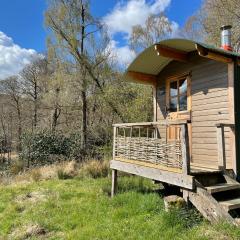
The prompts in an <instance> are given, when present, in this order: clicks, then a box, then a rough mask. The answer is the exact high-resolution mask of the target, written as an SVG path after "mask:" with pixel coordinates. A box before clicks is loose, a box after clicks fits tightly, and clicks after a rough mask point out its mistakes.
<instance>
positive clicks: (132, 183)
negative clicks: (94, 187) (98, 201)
mask: <svg viewBox="0 0 240 240" xmlns="http://www.w3.org/2000/svg"><path fill="white" fill-rule="evenodd" d="M102 191H103V192H104V193H105V194H107V195H108V196H110V195H111V181H110V180H109V181H108V182H107V183H105V184H104V185H103V186H102ZM130 191H134V192H138V193H142V194H146V193H158V194H159V195H160V196H163V195H164V190H163V187H162V186H161V185H160V184H154V183H153V182H152V181H151V180H149V179H145V178H141V177H137V176H122V177H119V178H118V186H117V193H118V194H121V193H125V192H130Z"/></svg>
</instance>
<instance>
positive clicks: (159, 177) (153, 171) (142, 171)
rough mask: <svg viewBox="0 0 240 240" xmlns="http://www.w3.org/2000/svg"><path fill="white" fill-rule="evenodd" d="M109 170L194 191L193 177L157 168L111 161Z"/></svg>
mask: <svg viewBox="0 0 240 240" xmlns="http://www.w3.org/2000/svg"><path fill="white" fill-rule="evenodd" d="M110 167H111V169H114V170H117V171H122V172H127V173H130V174H134V175H138V176H141V177H145V178H149V179H152V180H156V181H160V182H165V183H169V184H172V185H176V186H179V187H183V188H186V189H194V177H193V176H190V175H184V174H183V173H180V172H172V171H167V170H166V169H165V170H163V169H160V168H159V167H158V166H155V167H153V166H149V165H148V164H147V165H144V164H137V163H133V162H131V163H130V162H127V161H117V160H112V161H111V163H110Z"/></svg>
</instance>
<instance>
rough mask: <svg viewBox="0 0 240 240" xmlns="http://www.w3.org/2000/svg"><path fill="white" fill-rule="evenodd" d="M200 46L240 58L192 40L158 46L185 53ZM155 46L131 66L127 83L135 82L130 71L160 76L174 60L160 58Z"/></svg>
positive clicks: (170, 41) (238, 55)
mask: <svg viewBox="0 0 240 240" xmlns="http://www.w3.org/2000/svg"><path fill="white" fill-rule="evenodd" d="M196 43H197V44H199V45H201V46H203V47H204V48H207V49H209V50H212V51H214V52H218V53H221V54H224V55H228V56H235V57H236V56H237V57H240V54H238V53H235V52H229V51H225V50H223V49H221V48H217V47H214V46H210V45H207V44H205V43H199V42H195V41H192V40H187V39H168V40H164V41H161V42H159V43H157V44H161V45H164V46H167V47H170V48H174V49H177V50H181V51H185V52H192V51H194V50H196V48H195V44H196ZM154 46H155V44H154V45H152V46H151V47H149V48H147V49H145V50H144V51H143V52H142V53H140V54H139V55H138V56H137V58H135V60H134V61H133V62H132V63H131V64H130V65H129V67H128V69H127V71H126V73H125V75H124V78H125V80H127V81H134V79H132V78H131V77H129V76H128V75H127V72H128V71H134V72H141V73H146V74H152V75H158V74H159V73H160V71H161V70H162V69H163V68H164V67H165V66H166V65H167V64H168V63H170V62H171V61H172V60H173V59H171V58H166V57H163V56H158V55H157V51H156V50H155V48H154Z"/></svg>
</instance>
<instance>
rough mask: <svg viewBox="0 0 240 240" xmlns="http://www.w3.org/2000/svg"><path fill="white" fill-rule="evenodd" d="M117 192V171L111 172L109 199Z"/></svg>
mask: <svg viewBox="0 0 240 240" xmlns="http://www.w3.org/2000/svg"><path fill="white" fill-rule="evenodd" d="M116 192H117V170H115V169H113V170H112V190H111V197H114V195H115V194H116Z"/></svg>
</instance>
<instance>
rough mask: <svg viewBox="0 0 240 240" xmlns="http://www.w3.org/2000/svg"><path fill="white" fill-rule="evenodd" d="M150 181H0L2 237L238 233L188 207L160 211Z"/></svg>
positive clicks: (234, 235) (164, 236) (211, 236)
mask: <svg viewBox="0 0 240 240" xmlns="http://www.w3.org/2000/svg"><path fill="white" fill-rule="evenodd" d="M155 188H156V186H153V185H152V183H151V182H150V181H147V180H142V179H140V178H133V177H121V178H120V183H119V194H118V195H117V196H116V197H115V198H113V199H111V198H109V195H108V193H109V189H110V180H109V179H107V178H101V179H91V178H83V179H77V178H76V179H70V180H48V181H40V182H35V183H28V184H23V183H21V184H15V185H9V186H5V187H4V186H0V239H74V240H75V239H88V240H89V239H119V240H120V239H121V240H122V239H188V240H190V239H218V240H219V239H220V240H221V239H240V228H236V227H233V226H229V225H227V224H223V223H222V224H219V225H210V224H209V223H208V222H206V221H204V220H203V219H202V218H201V217H199V215H198V214H197V213H196V212H195V211H193V210H191V211H183V210H182V211H173V212H170V213H166V212H165V211H164V206H163V200H162V197H161V193H159V192H157V191H156V190H155Z"/></svg>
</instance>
